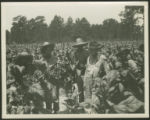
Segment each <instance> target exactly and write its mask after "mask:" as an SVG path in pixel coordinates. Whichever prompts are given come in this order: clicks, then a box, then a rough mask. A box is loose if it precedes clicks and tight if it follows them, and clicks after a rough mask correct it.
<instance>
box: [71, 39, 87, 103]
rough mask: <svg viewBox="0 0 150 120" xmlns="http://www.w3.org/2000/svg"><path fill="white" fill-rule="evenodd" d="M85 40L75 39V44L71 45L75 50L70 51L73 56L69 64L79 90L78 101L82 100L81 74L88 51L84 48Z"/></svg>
mask: <svg viewBox="0 0 150 120" xmlns="http://www.w3.org/2000/svg"><path fill="white" fill-rule="evenodd" d="M87 44H88V43H87V42H84V41H83V40H82V39H81V38H77V39H76V44H74V45H73V46H72V47H73V48H75V51H73V52H72V53H71V55H72V58H73V63H72V64H71V68H72V70H73V71H74V72H75V74H76V82H77V86H78V92H79V102H83V101H84V90H83V79H82V76H83V75H84V73H85V68H86V67H85V65H86V62H87V57H88V51H87V50H85V49H84V47H85V46H86V45H87Z"/></svg>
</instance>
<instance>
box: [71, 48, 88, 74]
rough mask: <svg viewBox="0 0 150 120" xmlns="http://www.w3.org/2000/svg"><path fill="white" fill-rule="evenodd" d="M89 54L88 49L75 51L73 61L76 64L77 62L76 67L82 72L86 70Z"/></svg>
mask: <svg viewBox="0 0 150 120" xmlns="http://www.w3.org/2000/svg"><path fill="white" fill-rule="evenodd" d="M88 56H89V54H88V51H87V50H84V49H82V50H77V51H75V52H73V55H72V57H73V61H74V64H76V63H77V64H76V69H79V70H81V71H82V74H83V73H84V71H85V65H86V63H87V58H88Z"/></svg>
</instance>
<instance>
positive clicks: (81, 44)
mask: <svg viewBox="0 0 150 120" xmlns="http://www.w3.org/2000/svg"><path fill="white" fill-rule="evenodd" d="M86 44H88V42H84V43H80V44H75V45H72V47H79V46H84V45H86Z"/></svg>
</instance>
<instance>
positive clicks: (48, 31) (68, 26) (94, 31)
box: [6, 6, 144, 43]
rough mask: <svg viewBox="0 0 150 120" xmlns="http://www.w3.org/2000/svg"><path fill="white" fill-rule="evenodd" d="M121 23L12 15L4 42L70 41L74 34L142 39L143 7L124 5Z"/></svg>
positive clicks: (94, 37) (101, 38)
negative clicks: (11, 21)
mask: <svg viewBox="0 0 150 120" xmlns="http://www.w3.org/2000/svg"><path fill="white" fill-rule="evenodd" d="M119 16H120V19H121V22H118V21H117V20H115V19H112V18H109V19H105V20H104V21H103V23H102V24H90V23H89V21H88V20H87V19H86V18H85V17H83V18H77V19H76V20H75V21H73V19H72V18H71V17H69V18H68V19H67V21H66V22H64V19H63V18H62V17H61V16H58V15H55V16H54V18H53V19H52V21H51V22H50V24H49V25H47V24H46V23H45V17H44V16H37V17H35V18H32V19H30V20H28V19H27V18H26V17H25V16H21V15H19V16H16V17H14V18H13V23H12V27H11V30H10V31H8V30H6V39H7V43H13V42H15V43H36V42H37V43H39V42H43V41H49V42H68V41H70V42H72V41H74V40H75V39H76V38H77V37H82V38H83V39H85V40H87V41H90V40H93V39H94V40H98V41H100V40H114V39H115V40H120V39H121V40H125V39H128V40H143V39H144V23H143V22H144V7H143V6H125V9H124V11H122V12H121V13H120V14H119Z"/></svg>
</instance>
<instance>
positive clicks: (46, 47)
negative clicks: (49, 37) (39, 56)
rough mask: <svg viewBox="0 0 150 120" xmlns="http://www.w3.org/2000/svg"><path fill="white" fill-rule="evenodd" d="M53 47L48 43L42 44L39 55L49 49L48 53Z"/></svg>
mask: <svg viewBox="0 0 150 120" xmlns="http://www.w3.org/2000/svg"><path fill="white" fill-rule="evenodd" d="M54 47H55V45H54V44H52V43H49V42H44V43H43V45H42V46H41V53H45V51H46V50H47V49H48V48H49V50H50V51H53V50H54Z"/></svg>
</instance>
